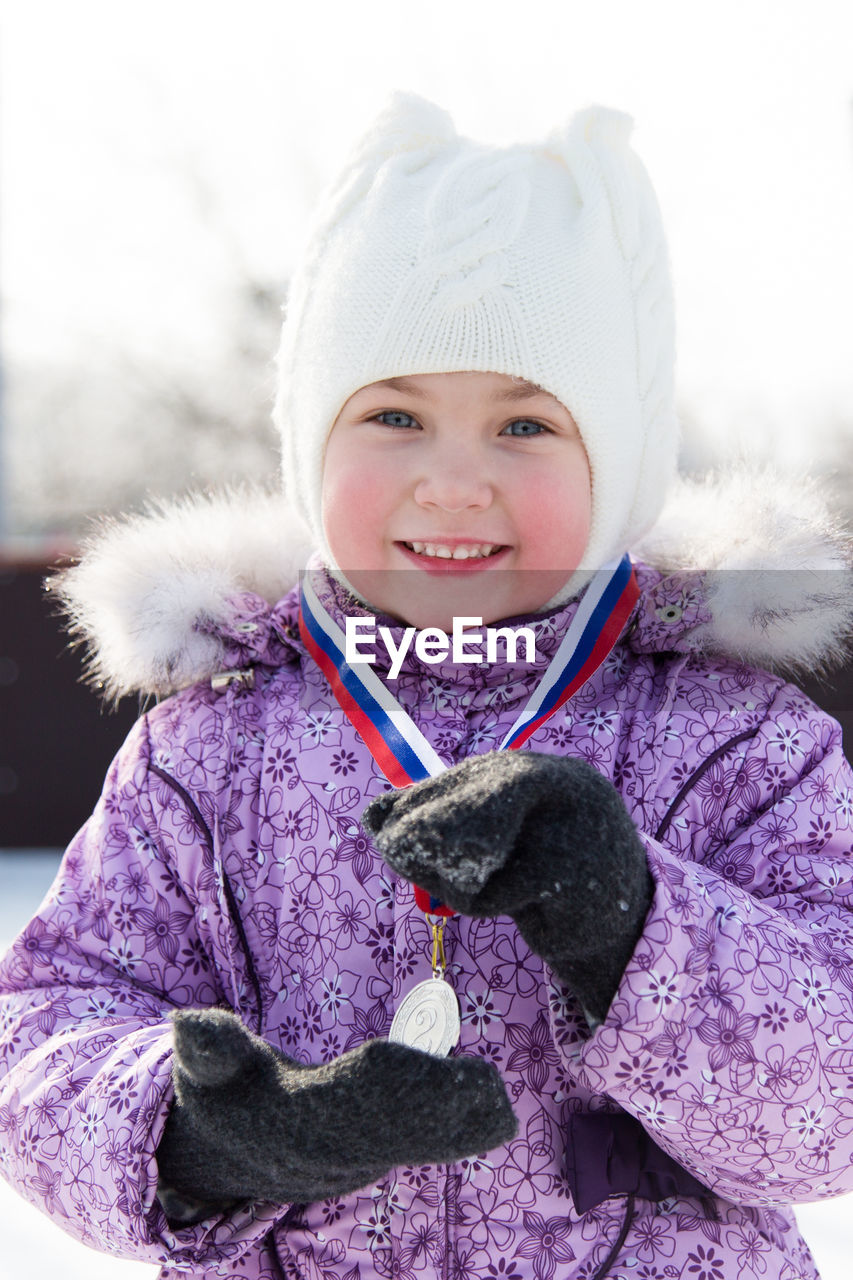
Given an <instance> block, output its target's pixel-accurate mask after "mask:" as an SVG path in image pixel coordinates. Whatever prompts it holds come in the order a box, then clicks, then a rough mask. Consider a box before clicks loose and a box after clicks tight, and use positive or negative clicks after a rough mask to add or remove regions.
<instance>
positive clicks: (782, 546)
mask: <svg viewBox="0 0 853 1280" xmlns="http://www.w3.org/2000/svg"><path fill="white" fill-rule="evenodd" d="M311 550H312V548H311V543H310V539H309V536H308V534H307V532H306V530H305V528H304V526H303V525H302V524H301V523H300V522H299V521H298V520H297V519H296V518H295V517H294V516H293V515H292V513H290V512H289V511H288V510H287V507H286V505H285V503H284V500H283V499H282V497H281V496H280V495H278V494H269V493H264V492H262V491H258V490H251V489H240V490H231V491H227V492H223V493H220V494H212V495H211V494H196V495H192V496H190V497H187V498H184V499H182V500H180V501H177V502H173V503H169V502H159V503H157V504H155V505H152V506H151V507H149V508H148V509H147V510H146V511H145V512H144V513H142V514H140V515H133V516H130V517H126V518H124V519H121V520H114V519H107V520H104V521H102V522H101V523H100V524H99V525H98V526H97V528H96V530H95V532H94V533H93V535H92V536H91V537H89V538H88V539H87V540H86V542H85V543H84V545H83V547H82V550H81V557H80V560H79V562H78V563H76V564H75V565H73V566H72V567H70V568H64V569H61V570H60V571H59V572H57V573H56V574H54V575H53V577H52V578H50V579H49V580H48V584H47V585H48V590H49V591H50V592H51V593H52V594H53V595H54V596H55V597H56V598H57V600H58V602H59V604H60V606H61V609H62V611H63V612H64V613H65V614H66V616H67V621H68V627H69V630H70V632H71V635H72V638H73V640H74V641H75V642H76V643H78V644H81V645H84V646H85V647H86V651H87V677H88V678H89V680H90V681H91V682H92V683H93V684H95V685H96V686H97V687H98V688H99V689H100V690H102V691H103V693H104V694H105V696H107V697H110V698H114V699H118V698H121V697H123V696H125V695H126V694H130V693H143V694H154V695H157V696H166V695H168V694H170V693H173V692H175V691H176V690H178V689H180V688H183V687H184V686H186V685H188V684H192V683H193V682H194V681H196V680H200V679H206V678H209V677H211V676H212V675H214V674H215V673H217V672H219V671H221V670H222V669H223V667H224V666H227V665H229V661H228V659H229V656H230V654H232V653H233V648H234V638H235V634H238V633H239V632H240V628H241V622H240V619H241V617H242V616H243V614H244V613H246V610H247V609H248V610H249V614H248V615H247V616H249V615H250V616H251V617H256V616H257V614H258V611H259V606H261V605H262V604H263V602H266V603H267V605H274V604H275V603H276V602H277V601H278V600H280V599H281V597H282V596H284V595H286V594H287V592H288V591H289V590H290V589H291V588H292V587H293V586H294V584H295V583H296V581H297V579H298V574H299V570H300V569H301V568H303V567H304V566H305V564H306V563H307V560H308V558H309V556H310V553H311ZM631 551H632V555H633V556H634V558H635V560H637V561H639V562H641V563H642V564H644V565H646V566H648V570H649V571H643V572H642V574H641V585H642V586H643V588H644V591H643V599H642V603H641V607H640V609H639V611H638V614H637V616H636V620H635V624H634V627H633V630H632V633H631V638H630V643H631V645H632V647H633V648H634V649H636V650H638V651H641V652H649V651H658V652H664V651H681V652H685V651H695V652H700V653H706V654H709V655H710V654H713V655H724V656H729V657H733V658H736V659H738V660H741V661H744V662H747V663H750V664H753V665H756V666H762V667H765V668H767V669H769V670H773V671H778V672H783V673H792V674H801V675H802V674H809V675H815V674H818V673H821V672H823V671H826V670H828V669H830V668H832V667H834V666H837V665H839V664H840V663H841V662H843V661H844V659H845V657H846V656H847V653H848V644H849V637H850V634H851V631H853V571H851V564H853V540H851V537H850V535H849V533H847V532H846V531H844V530H843V529H842V528H841V526H840V524H839V522H838V521H837V520H836V519H835V517H833V516H832V515H831V514H830V512H829V509H828V506H827V503H826V500H825V498H824V496H823V495H822V493H821V491H820V489H819V487H818V486H817V484H816V483H814V482H812V481H804V480H803V479H802V478H801V477H797V478H796V479H795V478H793V477H786V476H783V475H781V474H780V473H777V472H775V471H773V470H771V469H770V468H767V467H762V468H745V467H743V466H741V467H739V468H737V469H732V470H730V471H728V472H725V473H721V474H717V475H714V476H710V477H705V478H703V479H700V480H688V479H681V480H679V481H678V482H677V484H676V485H675V486H674V488H673V491H672V494H671V497H670V499H669V501H668V503H667V505H666V507H665V509H664V512H663V515H662V516H661V518H660V520H659V521H658V523H657V524H656V525H655V527H654V529H653V530H652V531H651V533H650V534H648V535H647V536H646V537H645V538H644V539H643V540H642V542H641V543H640V544H638V545H637V546H636V547H633V548H631ZM247 594H248V595H251V596H252V597H253V598H254V600H253V602H250V603H248V602H247V600H246V596H247ZM267 612H268V610H267ZM244 630H251V631H253V632H254V631H255V630H256V627H255V626H254V625H253V626H251V627H250V628H249V627H246V626H244ZM267 630H268V629H267ZM248 656H249V657H250V658H251V657H252V656H253V655H252V654H249V655H248ZM254 657H255V658H256V659H260V657H261V655H260V654H255V655H254ZM232 665H233V660H232Z"/></svg>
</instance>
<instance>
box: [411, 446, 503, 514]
mask: <svg viewBox="0 0 853 1280" xmlns="http://www.w3.org/2000/svg"><path fill="white" fill-rule="evenodd" d="M414 496H415V501H416V502H417V503H418V504H419V505H420V506H423V507H440V508H441V509H442V510H443V511H449V512H452V513H456V512H459V511H468V510H470V509H474V510H481V509H483V508H485V507H488V506H489V505H490V504H491V502H492V498H493V496H494V495H493V489H492V482H491V480H490V479H489V476H488V474H487V468H486V465H485V460H484V459H483V458H482V456H480V454H479V452H478V451H477V450H474V449H466V448H465V447H464V446H463V445H462V444H461V442H456V443H455V444H451V445H450V446H448V447H446V448H444V449H440V450H439V449H436V450H435V451H434V452H433V453H432V455H431V456H430V459H429V463H428V467H427V468H426V469H425V471H424V473H423V474H422V476H421V477H420V478H419V480H418V481H417V483H416V484H415V494H414Z"/></svg>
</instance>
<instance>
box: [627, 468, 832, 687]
mask: <svg viewBox="0 0 853 1280" xmlns="http://www.w3.org/2000/svg"><path fill="white" fill-rule="evenodd" d="M851 546H853V543H851V538H850V535H849V533H847V532H845V531H844V530H843V529H842V527H841V524H840V522H839V520H838V519H837V518H836V517H835V516H833V515H832V513H831V512H830V510H829V508H828V506H827V504H826V500H825V499H824V497H823V495H822V493H821V491H820V488H819V486H818V484H817V483H816V482H815V481H814V480H813V479H810V478H809V477H805V476H796V477H795V476H793V475H786V474H784V473H782V472H779V471H776V470H775V469H774V468H772V467H771V466H769V465H767V464H756V463H750V462H744V461H741V462H739V463H737V464H735V465H733V466H732V467H730V468H729V469H728V470H726V471H723V472H719V473H716V474H714V475H710V476H705V477H702V478H701V479H698V480H687V479H680V480H679V481H678V482H677V483H676V484H675V485H674V486H673V489H672V492H671V495H670V497H669V500H668V501H667V504H666V506H665V508H664V511H663V514H662V516H661V518H660V520H659V521H658V523H657V525H656V526H655V528H654V529H652V531H651V532H650V533H649V534H648V535H647V536H646V537H645V538H644V539H643V541H642V543H641V544H640V545H639V546H638V547H637V548H635V552H636V554H637V556H638V558H640V559H642V560H645V561H646V562H647V563H649V564H653V565H655V566H656V567H657V568H660V569H662V570H664V571H671V572H678V571H683V570H688V571H690V570H693V571H698V572H701V573H702V574H703V576H704V590H705V593H706V599H707V603H708V606H709V608H710V610H711V614H712V619H711V621H710V623H708V624H706V625H704V626H701V627H697V628H696V629H695V630H694V631H693V632H692V633H691V635H690V637H689V641H688V643H689V645H690V647H691V648H693V649H696V650H697V651H699V652H703V653H718V654H720V653H722V654H727V655H729V656H731V657H734V658H738V659H739V660H741V661H743V662H750V663H754V664H756V665H759V666H763V667H767V668H769V669H770V670H782V671H789V672H797V673H799V674H802V675H814V674H816V673H819V672H822V671H825V670H827V669H829V668H830V667H833V666H836V665H838V664H839V663H840V662H842V661H843V660H844V659H845V657H846V656H847V655H848V652H849V638H850V634H851V631H853V573H851V571H850V565H851V563H853V556H851Z"/></svg>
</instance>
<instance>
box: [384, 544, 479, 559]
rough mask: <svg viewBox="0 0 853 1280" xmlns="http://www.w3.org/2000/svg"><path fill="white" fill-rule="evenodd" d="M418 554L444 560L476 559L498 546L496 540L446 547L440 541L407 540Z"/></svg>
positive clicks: (409, 545)
mask: <svg viewBox="0 0 853 1280" xmlns="http://www.w3.org/2000/svg"><path fill="white" fill-rule="evenodd" d="M406 546H407V547H411V548H412V550H413V551H415V552H417V554H418V555H424V556H437V557H438V558H440V559H442V560H474V559H477V558H478V557H479V558H481V559H485V558H486V557H487V556H490V555H491V554H492V553H493V552H494V550H495V547H496V544H495V543H494V542H475V543H472V544H471V546H469V547H445V546H442V544H441V543H440V542H407V543H406Z"/></svg>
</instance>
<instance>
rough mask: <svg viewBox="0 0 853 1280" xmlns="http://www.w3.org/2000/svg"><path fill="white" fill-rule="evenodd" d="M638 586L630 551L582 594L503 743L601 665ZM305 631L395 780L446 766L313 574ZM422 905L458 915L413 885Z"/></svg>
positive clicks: (304, 589)
mask: <svg viewBox="0 0 853 1280" xmlns="http://www.w3.org/2000/svg"><path fill="white" fill-rule="evenodd" d="M639 595H640V590H639V587H638V585H637V579H636V575H635V573H634V568H633V565H632V564H631V559H630V557H629V556H627V555H626V556H624V557H623V558H622V559H621V560H619V561H611V562H610V563H609V564H607V565H605V566H604V567H603V568H602V569H599V570H598V572H597V573H596V574H595V576H594V577H593V579H592V581H591V582H590V583H589V584H588V586H587V588H586V590H585V591H584V593H583V595H582V596H581V599H580V603H579V605H578V608H577V611H576V613H575V615H574V617H573V618H572V621H571V623H570V624H569V626H568V628H567V630H566V634H565V635H564V637H563V639H562V641H561V643H560V646H559V648H558V649H557V652H556V653H555V654H554V656H553V658H552V659H551V661H550V663H549V664H548V667H547V669H546V671H545V674H544V675H543V677H542V679H541V680H540V681H539V684H538V685H537V687H536V689H535V690H534V691H533V693H532V694H531V696H530V698H529V699H528V701H527V703H526V705H525V707H524V709H523V711H522V712H521V715H520V716H519V717H518V719H517V720H516V721H515V723H514V724H513V726H512V728H511V729H510V730H509V732H508V733H507V734H506V736H505V737H504V739H503V741H502V742H501V744H500V747H499V750H508V751H514V750H517V749H518V748H519V747H520V746H522V745H523V744H524V743H525V742H526V741H527V740H528V738H530V737H531V736H532V735H533V734H534V733H535V732H536V731H537V729H539V728H540V727H541V726H542V725H543V724H544V723H545V721H546V720H548V719H549V718H550V717H551V716H552V715H553V714H554V713H555V711H558V710H559V709H560V707H562V706H563V704H564V703H566V702H568V700H569V698H571V696H572V694H574V693H575V692H576V691H577V690H578V689H579V688H580V687H581V685H583V684H585V683H586V681H587V680H588V679H589V678H590V676H591V675H592V674H593V673H594V672H595V671H597V670H598V668H599V667H600V666H601V664H602V662H603V661H604V659H605V658H606V657H607V655H608V653H609V652H610V650H611V649H612V648H613V646H614V645H615V644H616V641H617V640H618V639H619V636H620V635H621V634H622V628H623V627H624V625H625V623H626V621H627V620H628V617H629V615H630V613H631V610H632V609H633V608H634V605H635V604H636V602H637V600H638V599H639ZM299 632H300V635H301V636H302V640H303V643H304V644H305V647H306V648H307V650H308V652H309V653H310V654H311V657H312V658H313V659H314V661H315V662H316V663H317V666H318V667H319V668H320V670H321V671H322V672H323V674H324V675H325V677H326V679H327V680H328V681H329V685H330V686H331V689H332V692H333V693H334V695H335V697H336V698H337V700H338V702H339V703H340V706H341V708H342V710H343V712H344V714H345V715H346V716H347V718H348V719H349V720H350V722H351V723H352V725H353V726H354V728H355V729H357V730H358V732H359V733H360V734H361V737H362V738H363V739H364V743H365V745H366V746H367V748H368V750H369V751H370V753H371V755H372V756H373V758H374V759H375V761H376V763H377V764H378V765H379V768H380V769H381V770H382V772H383V773H384V774H385V776H386V778H387V779H388V781H389V782H391V783H392V784H393V785H394V786H395V787H407V786H410V785H411V784H412V783H413V782H421V781H422V780H423V779H424V778H431V777H436V776H437V775H438V774H439V773H443V772H444V770H445V769H447V768H448V766H447V765H446V764H445V763H444V761H443V760H442V759H441V757H440V756H439V755H437V753H436V751H435V749H434V748H433V747H432V746H431V744H430V743H429V742H428V741H427V739H426V738H425V737H424V735H423V734H422V733H421V731H420V729H419V728H418V727H417V725H416V724H415V722H414V721H413V720H412V718H411V716H410V715H409V714H408V712H406V711H404V710H403V708H402V707H401V706H400V703H399V702H398V701H397V699H396V698H395V697H394V695H393V694H392V693H391V691H390V690H389V689H388V686H387V685H386V684H385V683H384V682H383V681H382V680H380V678H379V676H377V674H376V672H375V671H374V670H373V667H372V666H371V665H370V664H369V663H366V662H365V663H359V664H358V665H354V666H350V665H349V663H347V661H346V658H345V656H344V655H345V646H346V637H345V635H344V632H343V631H342V630H341V628H340V627H339V626H338V624H337V623H336V622H335V621H334V619H333V618H332V617H331V615H330V614H329V612H328V611H327V609H326V608H325V606H324V605H323V604H322V602H321V601H320V599H319V597H318V596H317V593H316V591H315V590H314V587H313V586H312V584H311V582H310V579H309V577H308V575H307V574H304V575H303V579H302V585H301V589H300V597H299ZM415 900H416V902H417V904H418V906H419V907H420V908H421V910H422V911H426V912H428V913H432V914H434V915H453V914H454V913H453V911H452V910H451V909H450V908H449V907H445V906H442V904H441V903H439V902H438V901H437V900H436V899H435V898H432V897H430V895H429V894H428V893H426V891H425V890H423V889H420V888H418V887H417V886H415Z"/></svg>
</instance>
